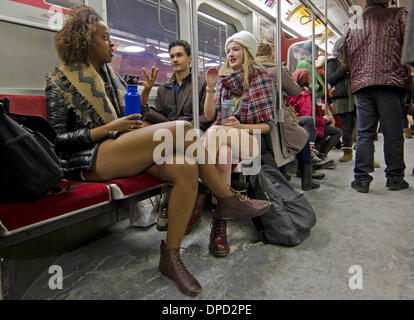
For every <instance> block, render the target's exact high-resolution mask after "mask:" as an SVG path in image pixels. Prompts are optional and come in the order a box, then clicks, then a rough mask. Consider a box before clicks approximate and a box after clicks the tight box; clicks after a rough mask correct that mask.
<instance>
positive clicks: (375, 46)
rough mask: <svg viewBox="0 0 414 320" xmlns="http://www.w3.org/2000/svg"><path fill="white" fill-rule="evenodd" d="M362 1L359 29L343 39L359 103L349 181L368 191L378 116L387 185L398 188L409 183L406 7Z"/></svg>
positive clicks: (350, 32)
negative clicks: (405, 118) (364, 4)
mask: <svg viewBox="0 0 414 320" xmlns="http://www.w3.org/2000/svg"><path fill="white" fill-rule="evenodd" d="M366 2H367V7H366V9H365V11H364V13H363V15H362V21H363V24H362V29H358V28H355V29H350V30H349V31H348V32H347V35H346V37H345V42H344V54H345V62H346V64H347V65H348V66H349V69H350V75H351V90H352V93H354V95H355V99H356V105H357V128H358V140H357V151H356V157H355V169H354V175H355V180H354V181H353V182H352V184H351V186H352V188H354V189H355V190H357V191H358V192H363V193H367V192H368V191H369V185H370V183H371V181H372V177H371V176H370V173H371V172H373V171H374V168H373V163H374V139H375V134H376V129H377V124H378V120H379V121H380V122H381V127H382V132H383V135H384V155H385V163H386V165H387V168H386V169H385V174H386V177H387V184H386V187H387V188H388V189H390V190H402V189H406V188H408V187H409V185H408V183H407V182H406V181H405V180H404V171H405V163H404V136H403V115H404V98H405V95H406V92H407V91H409V90H410V87H411V79H410V71H409V68H408V67H406V66H403V65H402V64H401V55H402V47H403V42H404V32H405V26H406V21H407V14H408V12H407V10H406V9H405V8H389V6H390V1H389V0H388V1H387V0H366Z"/></svg>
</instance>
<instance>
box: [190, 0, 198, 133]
mask: <svg viewBox="0 0 414 320" xmlns="http://www.w3.org/2000/svg"><path fill="white" fill-rule="evenodd" d="M196 2H197V1H195V0H192V1H189V5H190V6H189V9H190V12H189V13H190V37H191V84H192V90H193V91H192V92H193V94H192V96H193V121H194V122H193V123H194V128H195V129H199V128H200V112H199V97H198V39H197V35H198V28H197V27H198V26H197V22H198V18H197V3H196Z"/></svg>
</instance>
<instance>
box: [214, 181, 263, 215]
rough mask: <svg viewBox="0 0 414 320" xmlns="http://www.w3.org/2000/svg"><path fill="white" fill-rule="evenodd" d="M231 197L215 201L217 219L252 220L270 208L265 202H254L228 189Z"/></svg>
mask: <svg viewBox="0 0 414 320" xmlns="http://www.w3.org/2000/svg"><path fill="white" fill-rule="evenodd" d="M230 189H231V191H232V193H233V195H232V196H230V197H227V198H218V199H217V202H218V204H217V218H218V219H230V218H239V217H240V218H241V217H244V218H254V217H258V216H261V215H262V214H264V213H265V212H266V211H267V210H268V209H269V208H270V202H269V201H266V200H254V199H250V198H249V197H247V196H245V195H243V194H241V193H240V192H237V191H236V190H234V189H232V188H230Z"/></svg>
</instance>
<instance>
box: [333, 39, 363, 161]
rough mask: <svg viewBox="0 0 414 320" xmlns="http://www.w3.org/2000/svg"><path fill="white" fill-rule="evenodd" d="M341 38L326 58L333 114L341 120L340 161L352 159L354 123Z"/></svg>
mask: <svg viewBox="0 0 414 320" xmlns="http://www.w3.org/2000/svg"><path fill="white" fill-rule="evenodd" d="M342 45H343V38H341V39H339V40H338V41H337V42H336V43H335V45H334V48H333V51H332V57H331V58H330V59H328V72H327V80H328V83H329V84H330V85H331V86H333V87H334V88H335V90H334V93H333V108H332V109H333V114H337V115H339V117H340V118H341V122H342V130H343V133H342V139H343V148H342V150H343V151H344V156H343V157H342V158H341V159H339V161H341V162H348V161H352V158H353V154H352V153H353V152H352V145H353V142H354V141H353V140H354V138H353V136H354V130H355V125H356V110H355V100H354V96H353V95H352V92H351V86H350V77H349V70H348V67H347V66H346V65H345V64H344V63H343V58H342V51H341V49H342Z"/></svg>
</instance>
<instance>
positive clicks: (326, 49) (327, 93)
mask: <svg viewBox="0 0 414 320" xmlns="http://www.w3.org/2000/svg"><path fill="white" fill-rule="evenodd" d="M328 97H329V92H328V0H325V115H327V114H328Z"/></svg>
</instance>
